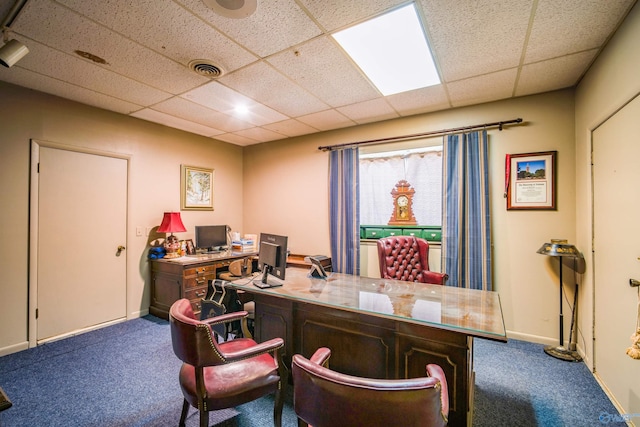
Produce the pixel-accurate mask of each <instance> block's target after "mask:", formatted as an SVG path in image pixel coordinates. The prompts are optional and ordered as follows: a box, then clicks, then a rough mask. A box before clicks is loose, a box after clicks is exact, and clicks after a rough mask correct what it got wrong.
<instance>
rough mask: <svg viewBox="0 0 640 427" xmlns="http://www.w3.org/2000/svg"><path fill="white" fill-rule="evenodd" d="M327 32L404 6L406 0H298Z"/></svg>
mask: <svg viewBox="0 0 640 427" xmlns="http://www.w3.org/2000/svg"><path fill="white" fill-rule="evenodd" d="M299 2H300V3H301V4H302V5H303V6H304V7H305V8H306V9H307V10H308V11H309V12H311V14H312V15H313V16H314V17H315V19H316V20H317V21H318V22H319V23H320V25H322V27H323V28H324V29H325V30H327V31H335V30H337V29H342V28H344V27H346V26H349V25H352V24H354V23H357V22H360V21H363V20H365V19H368V18H372V17H374V16H377V15H379V14H381V13H383V12H387V11H389V10H390V9H393V8H395V7H396V6H398V5H401V4H406V3H407V0H367V1H342V0H299Z"/></svg>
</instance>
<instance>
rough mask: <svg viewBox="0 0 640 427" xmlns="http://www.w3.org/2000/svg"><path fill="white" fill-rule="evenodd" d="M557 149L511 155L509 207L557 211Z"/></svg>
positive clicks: (509, 159) (507, 161)
mask: <svg viewBox="0 0 640 427" xmlns="http://www.w3.org/2000/svg"><path fill="white" fill-rule="evenodd" d="M556 157H557V151H545V152H539V153H522V154H507V158H506V162H505V168H506V170H505V177H506V179H507V183H506V186H507V192H506V196H507V210H518V209H519V210H556Z"/></svg>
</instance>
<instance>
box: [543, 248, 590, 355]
mask: <svg viewBox="0 0 640 427" xmlns="http://www.w3.org/2000/svg"><path fill="white" fill-rule="evenodd" d="M538 253H539V254H542V255H548V256H554V257H558V261H559V262H560V344H559V345H558V346H557V347H556V346H552V345H550V346H546V347H545V348H544V352H545V353H547V354H548V355H549V356H552V357H555V358H556V359H561V360H566V361H568V362H579V361H581V360H582V357H580V355H579V354H578V352H577V351H575V348H569V349H567V348H565V347H564V324H563V316H562V257H570V258H577V257H580V256H582V255H581V254H580V252H579V251H578V249H577V248H576V247H575V246H573V245H570V244H568V243H567V241H566V240H564V239H551V243H545V244H543V245H542V247H541V248H540V249H538ZM577 292H578V289H577V287H576V296H577ZM575 308H576V306H575V303H574V305H573V310H574V313H573V315H574V317H573V318H572V327H571V329H572V333H573V320H575ZM570 341H571V340H570Z"/></svg>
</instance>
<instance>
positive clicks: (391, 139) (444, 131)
mask: <svg viewBox="0 0 640 427" xmlns="http://www.w3.org/2000/svg"><path fill="white" fill-rule="evenodd" d="M514 123H522V119H521V118H517V119H513V120H505V121H501V122H493V123H485V124H482V125H473V126H463V127H459V128H452V129H441V130H434V131H431V132H424V133H414V134H411V135H403V136H394V137H389V138H380V139H370V140H367V141H358V142H348V143H345V144H336V145H324V146H322V147H318V150H322V151H332V150H335V149H339V148H344V147H357V146H359V145H365V144H383V143H385V142H399V141H405V140H407V139H416V138H421V137H425V136H437V135H447V134H449V133H452V132H460V131H465V130H473V129H482V128H489V127H496V126H497V127H498V129H499V130H502V127H503V126H504V125H510V124H514Z"/></svg>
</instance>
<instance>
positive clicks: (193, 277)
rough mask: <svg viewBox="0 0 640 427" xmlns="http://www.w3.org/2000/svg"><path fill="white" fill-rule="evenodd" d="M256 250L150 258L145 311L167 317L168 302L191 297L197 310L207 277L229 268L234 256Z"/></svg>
mask: <svg viewBox="0 0 640 427" xmlns="http://www.w3.org/2000/svg"><path fill="white" fill-rule="evenodd" d="M256 254H257V253H246V252H231V251H226V252H220V253H216V254H202V255H197V256H186V257H181V258H173V259H165V258H161V259H154V260H151V304H150V306H149V313H151V314H153V315H154V316H157V317H161V318H163V319H169V309H170V308H171V304H173V303H174V302H176V301H177V300H179V299H180V298H187V299H188V300H190V301H191V306H192V307H193V311H194V313H196V315H197V314H199V313H200V301H201V300H202V298H203V297H204V296H205V295H206V294H207V284H208V282H209V280H213V279H215V278H216V275H217V274H218V273H219V272H220V271H225V270H227V269H228V268H229V264H231V262H232V261H235V260H237V259H242V258H247V257H253V256H255V255H256Z"/></svg>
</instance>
